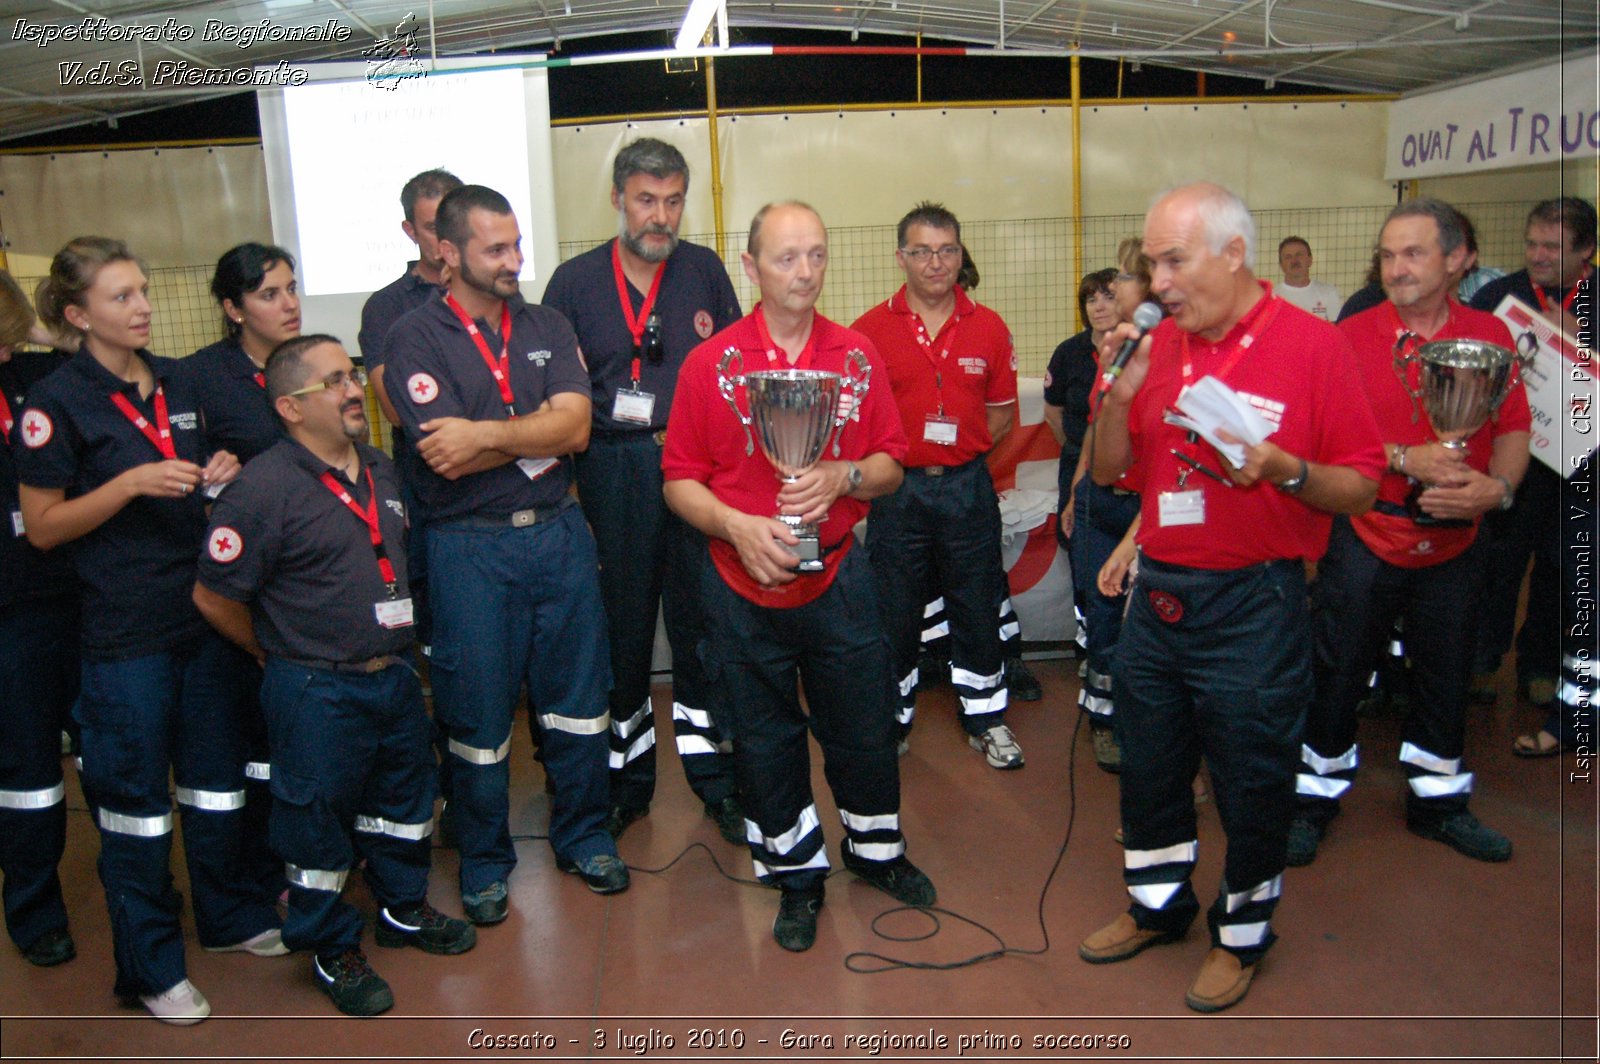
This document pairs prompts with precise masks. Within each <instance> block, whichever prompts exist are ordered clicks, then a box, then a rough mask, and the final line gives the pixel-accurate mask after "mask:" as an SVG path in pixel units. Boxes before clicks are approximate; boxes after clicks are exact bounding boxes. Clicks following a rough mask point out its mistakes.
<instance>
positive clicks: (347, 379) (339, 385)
mask: <svg viewBox="0 0 1600 1064" xmlns="http://www.w3.org/2000/svg"><path fill="white" fill-rule="evenodd" d="M350 384H354V385H355V386H356V387H357V388H361V389H365V388H366V386H367V371H366V370H364V369H353V370H351V371H350V372H349V373H346V372H345V371H344V370H340V371H339V372H338V373H330V374H328V375H327V376H326V377H324V378H322V379H321V380H320V381H318V382H317V383H315V384H308V385H306V386H305V387H304V388H301V389H299V390H298V391H293V392H290V393H289V394H290V395H294V396H299V395H310V394H311V393H312V392H322V391H329V392H342V391H344V389H345V386H346V385H350Z"/></svg>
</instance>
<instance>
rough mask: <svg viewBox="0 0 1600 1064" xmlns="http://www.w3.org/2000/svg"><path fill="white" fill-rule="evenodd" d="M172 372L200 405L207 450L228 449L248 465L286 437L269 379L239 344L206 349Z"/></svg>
mask: <svg viewBox="0 0 1600 1064" xmlns="http://www.w3.org/2000/svg"><path fill="white" fill-rule="evenodd" d="M174 372H175V373H176V374H177V375H178V376H179V377H181V378H182V379H183V380H184V382H185V383H186V384H187V385H188V387H189V390H190V391H191V392H193V393H194V395H195V398H196V399H197V400H198V401H199V403H200V416H201V418H202V419H203V420H204V422H205V434H206V446H207V447H208V448H209V449H210V450H211V452H212V453H213V454H214V453H216V452H217V451H228V452H230V453H231V454H232V455H233V456H234V457H235V458H237V459H239V461H241V462H248V461H250V459H252V458H254V457H255V456H256V455H258V454H260V453H261V452H262V451H264V450H266V449H267V448H268V447H271V446H272V445H273V444H274V443H277V442H278V437H279V436H281V435H283V430H282V428H281V427H280V426H279V425H278V416H277V415H276V414H274V413H273V412H272V406H271V405H270V404H269V403H268V402H267V385H266V378H265V377H262V376H261V371H260V370H259V369H257V368H256V364H255V363H254V362H252V361H250V356H249V355H247V354H245V353H244V348H243V347H241V346H239V341H238V340H235V339H231V338H229V339H225V340H218V341H217V342H216V343H214V344H210V345H208V346H206V347H202V348H201V349H200V350H198V351H196V352H195V353H194V354H192V355H190V356H189V357H188V358H185V359H182V360H181V361H179V362H178V364H177V368H176V369H175V370H174ZM258 377H259V378H260V380H258V379H257V378H258Z"/></svg>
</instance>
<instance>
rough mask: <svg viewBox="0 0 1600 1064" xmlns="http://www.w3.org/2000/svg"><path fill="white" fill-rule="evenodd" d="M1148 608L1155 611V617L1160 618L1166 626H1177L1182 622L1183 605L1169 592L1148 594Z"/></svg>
mask: <svg viewBox="0 0 1600 1064" xmlns="http://www.w3.org/2000/svg"><path fill="white" fill-rule="evenodd" d="M1150 608H1151V609H1153V610H1155V611H1156V616H1157V617H1160V618H1161V619H1162V620H1163V621H1166V622H1167V623H1168V624H1177V623H1178V622H1179V621H1181V620H1183V603H1181V602H1179V601H1178V599H1177V596H1175V595H1172V594H1171V593H1169V592H1166V591H1152V592H1150Z"/></svg>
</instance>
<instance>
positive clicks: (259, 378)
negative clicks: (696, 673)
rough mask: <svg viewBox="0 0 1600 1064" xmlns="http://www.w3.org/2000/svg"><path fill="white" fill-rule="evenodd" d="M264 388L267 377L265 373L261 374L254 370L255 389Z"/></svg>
mask: <svg viewBox="0 0 1600 1064" xmlns="http://www.w3.org/2000/svg"><path fill="white" fill-rule="evenodd" d="M266 386H267V375H266V374H265V373H262V372H261V371H260V370H256V387H257V388H265V387H266Z"/></svg>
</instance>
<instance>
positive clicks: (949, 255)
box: [900, 244, 961, 266]
mask: <svg viewBox="0 0 1600 1064" xmlns="http://www.w3.org/2000/svg"><path fill="white" fill-rule="evenodd" d="M900 254H902V255H904V256H905V257H906V258H908V259H910V260H911V261H912V262H914V263H916V264H917V265H918V266H921V265H922V264H923V263H925V262H927V261H928V259H930V258H931V257H933V256H934V255H937V256H939V258H940V259H942V260H944V261H945V262H960V261H961V246H960V245H959V244H946V245H945V246H944V247H942V248H930V247H922V246H920V245H919V246H918V247H914V248H901V249H900Z"/></svg>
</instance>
